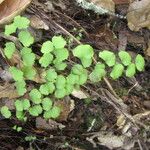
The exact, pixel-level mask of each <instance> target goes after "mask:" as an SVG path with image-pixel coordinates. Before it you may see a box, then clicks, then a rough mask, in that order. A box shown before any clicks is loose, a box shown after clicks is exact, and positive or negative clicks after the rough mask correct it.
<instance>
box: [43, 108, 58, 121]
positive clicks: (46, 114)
mask: <svg viewBox="0 0 150 150" xmlns="http://www.w3.org/2000/svg"><path fill="white" fill-rule="evenodd" d="M60 112H61V110H60V108H59V107H57V106H54V107H53V108H52V109H50V110H49V111H45V112H44V115H43V116H44V118H45V119H50V118H53V119H55V118H57V117H59V115H60Z"/></svg>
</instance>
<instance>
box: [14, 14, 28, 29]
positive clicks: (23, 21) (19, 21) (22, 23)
mask: <svg viewBox="0 0 150 150" xmlns="http://www.w3.org/2000/svg"><path fill="white" fill-rule="evenodd" d="M29 24H30V20H29V19H28V18H26V17H21V16H16V17H15V18H14V25H15V27H17V28H18V29H26V28H27V27H28V26H29Z"/></svg>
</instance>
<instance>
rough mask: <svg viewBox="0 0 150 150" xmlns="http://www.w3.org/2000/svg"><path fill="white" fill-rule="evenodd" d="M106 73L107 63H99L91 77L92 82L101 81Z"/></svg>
mask: <svg viewBox="0 0 150 150" xmlns="http://www.w3.org/2000/svg"><path fill="white" fill-rule="evenodd" d="M105 75H106V71H105V65H104V64H101V63H97V64H96V66H95V68H94V70H93V71H92V73H91V74H90V75H89V78H90V80H91V81H92V82H99V81H101V80H102V78H103V77H104V76H105Z"/></svg>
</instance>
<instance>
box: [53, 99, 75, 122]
mask: <svg viewBox="0 0 150 150" xmlns="http://www.w3.org/2000/svg"><path fill="white" fill-rule="evenodd" d="M55 106H58V107H60V108H61V114H60V116H59V118H58V120H59V121H66V120H67V118H68V115H69V113H70V112H71V111H72V110H73V109H74V107H75V105H74V101H73V100H71V99H70V97H65V98H64V99H63V100H60V101H55Z"/></svg>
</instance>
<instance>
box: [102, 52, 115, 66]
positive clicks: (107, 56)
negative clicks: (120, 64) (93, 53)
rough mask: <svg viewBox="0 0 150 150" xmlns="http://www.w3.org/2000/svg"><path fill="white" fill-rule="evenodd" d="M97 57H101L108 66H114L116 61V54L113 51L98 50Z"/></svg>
mask: <svg viewBox="0 0 150 150" xmlns="http://www.w3.org/2000/svg"><path fill="white" fill-rule="evenodd" d="M99 57H100V58H101V59H103V60H104V61H105V63H106V64H107V65H108V66H109V67H112V66H114V65H115V63H116V56H115V54H114V53H113V52H110V51H107V50H104V51H102V52H99Z"/></svg>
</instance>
